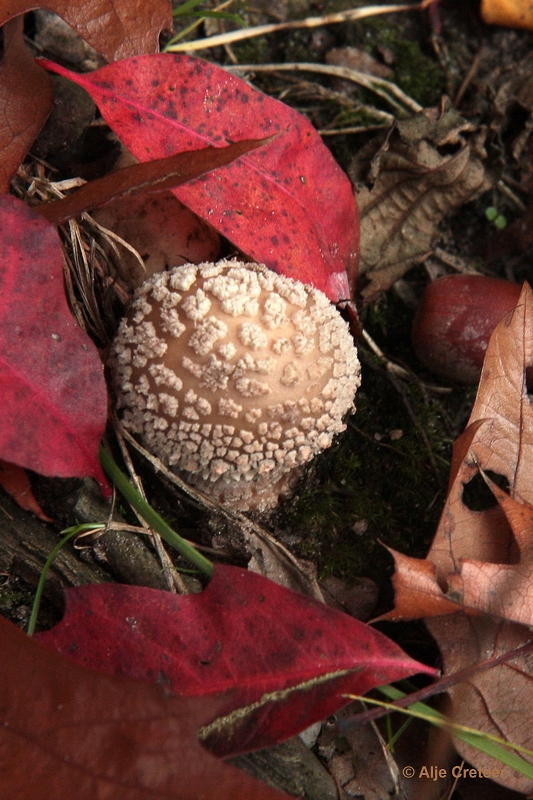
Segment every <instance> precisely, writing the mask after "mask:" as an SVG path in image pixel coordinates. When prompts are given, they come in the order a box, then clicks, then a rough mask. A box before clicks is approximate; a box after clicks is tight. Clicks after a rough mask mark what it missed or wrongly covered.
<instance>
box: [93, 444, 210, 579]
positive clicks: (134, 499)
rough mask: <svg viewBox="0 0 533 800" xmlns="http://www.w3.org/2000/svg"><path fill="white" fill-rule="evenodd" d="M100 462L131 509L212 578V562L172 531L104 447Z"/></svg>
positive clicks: (101, 448) (101, 451) (101, 450)
mask: <svg viewBox="0 0 533 800" xmlns="http://www.w3.org/2000/svg"><path fill="white" fill-rule="evenodd" d="M100 461H101V464H102V467H103V469H104V472H105V473H106V474H107V476H108V477H109V478H110V479H111V480H112V481H113V483H114V485H115V486H116V487H117V489H118V490H119V492H120V493H121V495H122V496H123V497H124V498H125V500H127V501H128V503H129V504H130V505H131V507H132V508H134V509H135V511H138V513H139V514H140V515H141V517H142V518H143V519H144V520H145V521H146V522H147V523H148V525H149V526H150V527H151V528H153V529H154V531H157V533H158V534H159V535H160V536H161V538H162V539H164V540H165V542H167V544H169V545H170V546H171V547H173V548H174V549H175V550H177V551H178V553H180V554H181V555H182V556H183V558H186V559H187V561H189V562H190V563H191V564H193V566H195V567H196V568H197V569H198V570H200V572H202V573H203V574H204V575H207V576H208V577H209V578H210V577H211V576H212V574H213V570H214V566H213V564H212V563H211V561H209V559H207V558H206V557H205V556H203V555H202V554H201V553H199V552H198V550H196V548H194V547H193V546H192V545H190V544H189V542H186V541H185V539H182V538H181V536H179V534H177V533H176V531H174V530H172V528H171V527H170V525H169V524H168V523H167V522H165V520H164V519H163V518H162V517H160V516H159V514H158V513H157V511H154V509H153V508H152V506H151V505H149V504H148V503H147V502H146V500H145V499H144V498H143V497H141V495H140V494H139V492H138V491H137V489H136V488H135V487H134V486H132V484H131V483H130V481H129V480H128V479H127V477H126V476H125V475H124V473H123V472H122V471H121V470H120V469H119V467H118V466H117V464H116V463H115V461H114V460H113V458H112V457H111V455H110V454H109V453H108V451H107V450H106V449H105V448H104V447H100Z"/></svg>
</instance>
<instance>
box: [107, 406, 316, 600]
mask: <svg viewBox="0 0 533 800" xmlns="http://www.w3.org/2000/svg"><path fill="white" fill-rule="evenodd" d="M114 426H115V430H116V431H117V432H118V433H120V435H121V436H122V437H124V439H126V441H128V442H129V443H130V444H131V445H132V446H133V447H134V448H135V449H136V450H137V452H138V453H140V454H141V455H142V456H143V457H144V458H145V459H146V460H147V461H149V462H150V463H151V464H152V466H153V468H154V469H155V471H156V472H159V473H161V474H162V475H164V476H165V478H166V479H167V480H168V481H170V482H171V483H172V484H174V486H177V487H178V488H179V489H180V490H181V491H182V492H183V493H184V494H186V495H187V496H188V497H190V498H191V499H192V500H194V501H195V502H196V503H198V505H199V506H201V507H204V508H206V509H208V510H209V511H211V512H212V513H214V514H218V515H220V516H222V517H224V518H225V519H227V520H229V521H230V522H233V523H235V524H237V525H238V526H240V528H241V529H242V530H243V531H245V532H246V533H247V534H252V533H254V534H255V535H256V536H258V537H259V539H260V540H261V541H263V542H265V543H266V544H268V545H269V546H270V547H272V548H273V549H275V550H276V551H277V553H278V555H279V556H280V559H282V560H284V561H285V562H286V563H288V564H289V565H290V566H291V567H293V568H294V569H296V570H297V571H298V573H299V574H302V575H304V576H305V571H304V570H302V566H301V564H300V562H299V561H298V559H297V558H296V556H294V555H293V554H292V553H291V551H290V550H288V549H287V548H286V547H285V545H283V544H282V543H281V542H279V541H278V540H277V539H276V537H275V536H272V534H270V533H269V532H268V531H266V530H265V529H264V528H262V527H261V526H260V525H258V524H257V523H256V522H253V521H252V520H251V519H248V517H245V516H244V514H240V513H239V512H238V511H234V510H233V509H230V508H226V507H224V506H221V505H219V503H217V502H215V501H214V500H212V499H211V498H210V497H209V496H208V495H206V494H204V493H203V492H201V491H200V490H199V489H196V488H195V487H194V486H190V485H189V484H188V483H185V481H183V480H182V479H181V478H180V477H179V476H178V475H176V474H175V473H174V472H172V471H171V470H169V469H168V468H167V467H166V466H165V465H164V464H163V462H162V461H160V460H159V459H158V458H157V457H156V456H153V455H152V454H151V453H149V452H148V450H145V449H144V447H142V446H141V445H140V444H139V443H138V442H137V441H136V440H135V439H134V438H133V436H132V435H131V434H130V433H129V432H128V431H127V430H126V429H125V428H124V427H123V426H122V424H121V423H120V422H119V420H118V419H115V420H114ZM316 599H320V598H318V597H317V598H316Z"/></svg>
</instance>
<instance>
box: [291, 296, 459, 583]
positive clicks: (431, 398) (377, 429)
mask: <svg viewBox="0 0 533 800" xmlns="http://www.w3.org/2000/svg"><path fill="white" fill-rule="evenodd" d="M365 327H366V328H367V330H370V331H371V335H372V336H373V337H375V339H377V340H378V341H379V342H380V343H382V342H384V341H387V342H394V343H395V347H396V348H397V349H396V351H395V352H394V353H390V351H389V354H390V355H391V356H392V357H394V358H398V359H401V360H402V361H404V362H408V361H409V360H411V361H412V365H413V366H414V362H415V359H414V356H413V354H412V352H411V346H410V341H409V333H408V331H409V328H410V313H409V312H407V311H405V310H404V308H403V307H402V305H401V304H400V303H399V302H398V301H397V300H396V299H395V298H394V296H390V297H389V296H387V298H385V299H384V300H383V301H382V302H381V303H380V305H378V306H374V307H373V308H371V309H369V310H368V311H367V314H366V320H365ZM472 394H473V391H467V392H466V393H465V391H464V390H463V389H459V388H457V389H454V390H453V392H452V394H451V395H449V396H448V397H447V398H446V409H445V410H443V407H442V396H440V395H432V394H430V393H426V392H425V391H424V390H423V389H422V388H420V386H418V385H417V384H416V383H415V382H408V381H398V380H396V385H394V384H393V383H392V382H391V380H390V378H389V376H388V375H387V373H386V370H385V369H384V368H383V366H382V365H381V364H380V363H379V362H377V361H376V360H375V359H374V358H373V357H371V356H370V355H366V356H365V363H364V366H363V381H362V386H361V388H360V389H359V391H358V393H357V397H356V405H357V413H356V414H355V415H354V416H353V417H351V418H350V420H349V421H348V428H347V430H346V432H345V433H344V434H343V435H342V436H341V437H339V439H338V441H337V442H336V443H335V445H334V446H333V447H332V448H331V449H330V450H328V451H326V452H325V453H324V454H323V455H322V456H321V457H320V458H318V459H317V460H316V462H315V463H314V464H313V466H312V467H311V469H310V471H309V473H308V474H307V475H306V478H305V480H304V482H303V485H302V486H301V491H300V494H299V497H298V498H297V500H296V501H295V502H294V504H293V505H292V507H291V512H290V517H291V524H290V525H289V526H288V527H289V528H290V529H291V531H292V532H293V533H295V534H297V535H298V536H299V540H300V541H299V553H300V555H301V556H302V557H305V558H309V559H312V560H313V561H315V562H316V563H317V564H318V568H319V572H320V574H321V575H322V576H327V575H331V574H335V575H337V576H340V577H344V578H346V579H348V580H353V579H355V578H356V577H357V576H361V575H363V576H367V577H370V578H373V579H374V580H376V581H377V582H378V583H380V584H381V585H384V584H386V583H387V581H388V576H390V575H391V573H392V559H391V557H390V555H389V554H388V553H387V551H386V550H385V548H384V547H383V546H382V545H381V544H380V542H382V543H383V544H386V545H388V546H389V547H392V548H394V549H396V550H400V551H401V552H403V553H406V554H408V555H411V556H414V557H424V556H425V554H426V552H427V549H428V547H429V544H430V543H431V541H432V539H433V536H434V534H435V531H436V528H437V525H438V521H439V517H440V514H441V511H442V507H443V504H444V500H445V496H446V488H447V481H448V472H449V461H450V456H451V447H452V443H453V439H454V438H455V436H456V435H457V434H458V433H459V432H460V430H461V429H462V427H463V426H464V423H465V421H466V418H467V415H468V411H469V408H470V406H471V401H472ZM426 440H427V442H428V443H429V449H428V446H427V443H426Z"/></svg>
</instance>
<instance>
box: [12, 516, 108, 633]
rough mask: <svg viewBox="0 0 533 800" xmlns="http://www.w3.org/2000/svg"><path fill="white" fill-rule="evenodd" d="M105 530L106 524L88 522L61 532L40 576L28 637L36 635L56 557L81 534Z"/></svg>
mask: <svg viewBox="0 0 533 800" xmlns="http://www.w3.org/2000/svg"><path fill="white" fill-rule="evenodd" d="M103 528H105V524H104V523H99V522H88V523H85V524H83V525H73V526H72V527H71V528H65V530H63V531H61V533H63V534H65V535H64V536H63V538H62V539H60V540H59V542H58V543H57V544H56V545H55V547H54V548H53V550H52V552H51V553H50V555H49V556H48V558H47V559H46V561H45V563H44V567H43V568H42V570H41V574H40V576H39V583H38V584H37V591H36V592H35V597H34V599H33V606H32V609H31V614H30V619H29V622H28V636H33V634H34V633H35V625H36V623H37V617H38V615H39V608H40V607H41V600H42V597H43V591H44V584H45V583H46V578H47V575H48V571H49V569H50V567H51V566H52V564H53V562H54V559H55V557H56V556H57V554H58V553H59V551H60V550H61V548H62V547H63V545H65V544H66V543H67V542H68V541H70V540H71V539H73V538H74V537H75V536H78V535H79V534H80V533H86V532H87V531H97V530H102V529H103Z"/></svg>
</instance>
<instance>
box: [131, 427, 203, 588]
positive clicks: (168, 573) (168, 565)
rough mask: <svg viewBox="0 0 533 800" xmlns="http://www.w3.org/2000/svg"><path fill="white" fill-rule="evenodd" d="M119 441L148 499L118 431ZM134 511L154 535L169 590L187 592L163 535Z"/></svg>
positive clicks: (142, 494)
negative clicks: (164, 543) (167, 549)
mask: <svg viewBox="0 0 533 800" xmlns="http://www.w3.org/2000/svg"><path fill="white" fill-rule="evenodd" d="M117 441H118V445H119V447H120V452H121V453H122V458H123V459H124V462H125V464H126V467H127V469H128V472H129V474H130V480H131V481H132V482H133V484H134V486H135V488H136V489H137V491H138V492H139V494H140V495H141V497H142V498H143V500H146V495H145V493H144V487H143V485H142V482H141V479H140V478H139V476H138V475H137V472H136V471H135V467H134V466H133V462H132V460H131V458H130V454H129V452H128V448H127V447H126V445H125V443H124V439H123V438H122V436H120V434H118V433H117ZM134 512H135V514H136V516H137V518H138V519H139V522H140V523H141V525H142V527H143V528H145V529H146V532H147V533H151V535H152V541H153V543H154V547H155V549H156V553H157V555H158V557H159V561H160V562H161V566H162V568H163V574H164V576H165V579H166V581H167V586H168V588H169V590H170V591H171V592H173V591H176V589H177V590H178V591H179V592H180V593H181V594H186V593H187V589H186V587H185V584H184V583H183V580H182V579H181V577H178V575H177V573H176V570H175V569H174V565H173V564H172V560H171V558H170V556H169V554H168V553H167V551H166V550H165V548H164V547H163V542H162V540H161V536H160V535H159V534H158V533H157V532H156V531H154V530H152V529H151V528H150V526H149V525H148V523H147V522H146V520H144V519H143V517H142V516H141V514H139V512H138V511H137V510H136V509H134Z"/></svg>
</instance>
